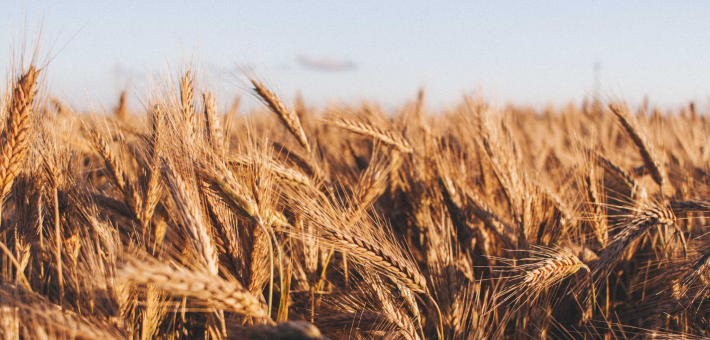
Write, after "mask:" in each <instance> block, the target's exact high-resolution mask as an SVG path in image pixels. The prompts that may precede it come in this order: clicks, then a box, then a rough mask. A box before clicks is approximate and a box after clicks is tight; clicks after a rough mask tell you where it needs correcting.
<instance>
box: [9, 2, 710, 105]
mask: <svg viewBox="0 0 710 340" xmlns="http://www.w3.org/2000/svg"><path fill="white" fill-rule="evenodd" d="M7 2H9V4H7ZM5 3H6V4H5V5H3V11H2V13H0V27H2V28H4V29H5V32H6V33H5V34H4V35H0V69H2V70H3V74H2V75H3V76H5V75H6V74H7V71H8V68H9V65H10V62H9V60H10V58H11V56H12V53H13V51H11V50H10V46H11V41H12V40H14V41H15V42H16V44H17V42H18V41H19V40H21V39H20V38H21V36H22V32H23V30H26V31H28V32H29V33H28V35H31V34H32V31H33V29H34V27H35V26H38V25H39V26H43V27H44V48H43V51H44V52H47V53H51V54H52V55H53V56H55V58H54V59H53V60H52V61H51V62H50V64H49V66H48V67H47V70H46V74H47V80H48V90H49V92H50V93H51V94H53V95H55V96H57V97H60V98H63V99H65V100H67V101H69V102H70V103H71V105H73V106H75V107H77V108H87V107H97V106H100V105H103V106H105V107H108V108H110V107H113V106H114V105H115V102H116V100H117V97H118V94H119V93H120V91H121V90H122V89H123V87H124V86H126V84H129V80H130V88H129V90H131V91H132V93H133V97H132V99H131V100H132V103H133V104H134V105H140V103H139V98H145V96H146V93H145V91H144V89H145V88H146V87H147V84H148V81H147V80H148V76H149V74H164V73H165V72H167V71H168V70H170V71H171V72H172V74H173V75H175V74H177V72H178V69H179V66H180V60H184V59H187V60H190V59H192V60H194V61H195V63H196V64H197V65H198V66H199V68H200V69H201V70H202V71H203V73H204V74H205V76H206V78H207V81H208V82H209V86H210V88H212V89H213V91H217V92H218V93H219V95H220V96H221V97H222V100H223V102H226V101H229V100H230V99H231V97H232V96H233V95H235V94H237V93H242V94H243V93H244V88H243V86H239V83H238V81H237V77H236V76H235V74H236V72H237V70H238V67H239V66H245V65H249V66H253V67H254V68H255V70H256V71H255V72H256V74H258V75H259V76H260V77H262V78H264V79H266V80H267V81H268V83H269V84H270V85H273V86H274V87H275V89H276V90H277V92H278V93H279V94H281V95H282V96H284V97H286V98H293V97H294V95H295V93H296V92H297V91H299V90H300V91H301V92H302V94H303V96H304V98H305V100H306V101H307V102H308V103H313V104H325V103H327V102H329V101H345V102H348V103H357V102H358V101H359V100H361V99H367V100H374V101H377V102H379V103H381V104H383V105H384V106H386V107H391V106H396V105H400V104H403V103H404V102H405V101H407V100H413V99H414V98H415V96H416V93H417V91H418V89H419V88H421V87H424V88H425V89H426V91H427V95H428V100H429V106H430V107H431V108H434V109H439V108H443V107H452V106H454V105H456V104H458V103H459V102H460V100H461V98H462V96H463V95H464V94H466V93H474V94H479V93H480V94H483V96H484V97H486V98H488V99H490V100H491V101H493V102H494V103H498V104H501V105H503V104H506V103H508V102H512V103H515V104H522V105H534V106H537V107H542V106H544V105H546V104H548V103H549V104H553V105H564V104H566V103H567V102H569V101H574V102H576V103H579V102H580V101H581V100H582V98H584V97H585V96H589V95H591V94H592V90H593V86H594V72H593V67H594V64H595V63H597V62H598V63H600V65H601V69H600V72H599V75H600V78H599V79H600V83H601V92H602V94H603V95H604V96H606V97H607V98H622V99H626V100H627V101H629V102H630V103H632V104H634V103H640V102H641V101H642V99H643V97H644V96H646V95H647V96H648V97H649V98H650V101H651V103H652V104H656V105H660V106H662V107H666V108H668V107H670V108H675V107H679V106H681V105H685V104H687V103H688V102H689V101H691V100H694V101H696V102H697V103H698V106H699V107H708V105H709V98H710V2H705V1H684V2H681V1H584V2H582V1H436V2H434V1H431V2H424V1H348V2H336V1H253V0H252V1H68V0H67V1H17V0H5ZM3 66H4V67H3Z"/></svg>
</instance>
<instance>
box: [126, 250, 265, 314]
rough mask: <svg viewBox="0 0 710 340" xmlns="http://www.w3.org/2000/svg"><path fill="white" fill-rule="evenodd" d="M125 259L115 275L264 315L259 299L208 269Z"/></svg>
mask: <svg viewBox="0 0 710 340" xmlns="http://www.w3.org/2000/svg"><path fill="white" fill-rule="evenodd" d="M150 262H152V263H150V264H148V263H145V261H139V260H129V261H127V263H126V264H125V265H123V267H122V268H121V269H120V271H119V273H118V277H120V278H122V279H123V280H125V281H129V282H133V283H135V284H150V285H155V287H157V288H159V289H162V290H164V291H166V292H168V293H170V294H172V295H174V296H191V297H194V298H196V299H198V300H200V301H201V302H202V303H204V304H206V305H207V306H212V307H216V308H220V309H224V310H225V311H231V312H234V313H237V314H243V315H248V316H252V317H257V318H263V317H266V316H267V315H266V313H265V312H264V310H263V309H262V308H261V304H260V303H259V300H258V299H257V298H256V297H254V296H253V295H251V294H249V292H247V291H246V290H245V289H244V288H243V287H242V286H241V285H239V283H237V282H236V281H226V280H224V279H222V278H221V277H219V276H217V275H214V274H212V273H209V272H203V271H200V272H195V271H188V270H185V269H174V268H171V267H170V266H167V265H164V264H161V263H158V262H155V261H150Z"/></svg>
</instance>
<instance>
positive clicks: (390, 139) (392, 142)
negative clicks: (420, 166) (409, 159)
mask: <svg viewBox="0 0 710 340" xmlns="http://www.w3.org/2000/svg"><path fill="white" fill-rule="evenodd" d="M328 123H329V124H332V125H335V126H337V127H340V128H343V129H345V130H348V131H351V132H355V133H357V134H361V135H364V136H368V137H372V138H374V139H377V140H379V141H381V142H382V143H385V144H386V145H389V146H392V147H394V148H396V149H397V150H399V151H401V152H403V153H411V152H412V148H411V146H410V145H409V142H407V140H406V139H404V137H402V136H398V135H396V134H395V133H393V132H392V131H389V130H382V129H380V128H378V127H375V126H372V125H370V124H367V123H363V122H356V121H353V120H349V119H345V118H334V119H331V120H329V121H328Z"/></svg>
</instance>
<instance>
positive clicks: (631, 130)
mask: <svg viewBox="0 0 710 340" xmlns="http://www.w3.org/2000/svg"><path fill="white" fill-rule="evenodd" d="M609 108H610V109H611V112H613V113H614V116H616V118H617V119H618V120H619V122H620V123H621V125H622V126H623V127H624V130H626V133H628V134H629V137H630V138H631V140H632V141H633V142H634V144H635V145H636V148H638V150H639V153H640V154H641V158H642V159H643V164H644V165H645V166H646V168H647V169H649V171H650V172H651V177H652V178H653V180H654V181H655V182H656V183H657V184H658V186H660V187H663V184H664V183H665V179H664V178H665V175H664V173H663V170H662V169H661V167H660V166H659V165H658V164H659V163H658V162H657V161H656V160H655V159H654V158H653V157H652V156H651V151H650V149H649V147H648V143H646V138H644V136H643V135H641V134H640V133H639V131H638V129H636V126H634V124H633V123H631V121H629V119H628V118H627V117H626V115H624V114H623V113H622V112H621V110H620V109H619V108H618V107H616V106H614V105H610V106H609Z"/></svg>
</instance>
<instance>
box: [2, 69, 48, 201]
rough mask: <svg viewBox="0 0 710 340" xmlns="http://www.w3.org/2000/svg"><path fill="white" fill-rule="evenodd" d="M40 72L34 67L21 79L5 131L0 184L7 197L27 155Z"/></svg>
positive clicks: (15, 91)
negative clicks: (33, 105)
mask: <svg viewBox="0 0 710 340" xmlns="http://www.w3.org/2000/svg"><path fill="white" fill-rule="evenodd" d="M38 75H39V71H38V70H35V67H34V66H30V67H29V69H28V70H27V72H25V73H24V74H23V75H22V76H21V77H20V79H18V80H17V83H16V84H15V87H14V89H13V91H12V98H11V100H10V112H9V113H8V116H7V122H6V123H5V129H4V130H3V133H2V158H1V159H0V161H1V163H0V187H1V188H2V195H1V196H0V199H2V198H4V197H5V195H7V193H8V192H10V188H11V187H12V183H13V182H14V180H15V177H17V174H18V173H19V171H20V168H21V165H22V163H23V162H24V160H25V156H26V155H27V150H28V149H29V145H30V141H29V138H28V137H29V134H30V129H31V127H32V119H33V117H34V111H33V109H32V104H33V102H34V97H35V94H36V89H37V76H38Z"/></svg>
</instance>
